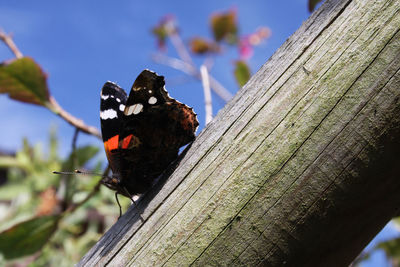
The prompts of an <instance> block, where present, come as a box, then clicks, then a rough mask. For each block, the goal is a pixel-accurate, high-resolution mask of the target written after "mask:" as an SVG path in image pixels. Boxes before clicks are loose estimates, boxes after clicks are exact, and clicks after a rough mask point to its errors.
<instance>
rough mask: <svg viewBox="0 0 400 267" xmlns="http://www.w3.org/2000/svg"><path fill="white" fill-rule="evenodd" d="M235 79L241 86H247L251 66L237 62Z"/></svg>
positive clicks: (241, 61) (243, 62)
mask: <svg viewBox="0 0 400 267" xmlns="http://www.w3.org/2000/svg"><path fill="white" fill-rule="evenodd" d="M235 65H236V67H235V72H234V73H235V78H236V81H237V83H238V84H239V85H240V86H243V85H245V84H246V82H247V81H248V80H249V79H250V69H249V66H248V65H247V64H246V62H245V61H243V60H238V61H236V62H235Z"/></svg>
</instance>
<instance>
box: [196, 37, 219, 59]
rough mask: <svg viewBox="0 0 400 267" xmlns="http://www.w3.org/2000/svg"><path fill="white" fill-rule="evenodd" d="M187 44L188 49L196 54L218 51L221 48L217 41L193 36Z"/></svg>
mask: <svg viewBox="0 0 400 267" xmlns="http://www.w3.org/2000/svg"><path fill="white" fill-rule="evenodd" d="M189 46H190V51H191V52H192V53H193V54H198V55H203V54H208V53H209V54H211V53H218V52H220V50H221V49H220V46H219V45H218V44H217V43H215V42H212V41H209V40H206V39H204V38H203V37H193V38H192V39H191V40H190V44H189Z"/></svg>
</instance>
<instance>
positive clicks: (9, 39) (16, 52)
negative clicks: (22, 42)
mask: <svg viewBox="0 0 400 267" xmlns="http://www.w3.org/2000/svg"><path fill="white" fill-rule="evenodd" d="M0 40H2V41H3V42H4V43H5V44H6V46H8V48H10V50H11V52H13V54H14V55H15V57H16V58H22V57H23V55H22V53H21V51H20V50H19V49H18V47H17V46H16V45H15V43H14V41H13V39H12V36H11V35H7V34H6V33H5V32H3V31H2V30H0Z"/></svg>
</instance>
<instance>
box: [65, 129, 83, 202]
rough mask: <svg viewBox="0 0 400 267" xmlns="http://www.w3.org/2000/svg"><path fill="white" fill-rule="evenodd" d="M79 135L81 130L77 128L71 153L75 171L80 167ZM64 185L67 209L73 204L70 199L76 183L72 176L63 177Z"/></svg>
mask: <svg viewBox="0 0 400 267" xmlns="http://www.w3.org/2000/svg"><path fill="white" fill-rule="evenodd" d="M78 135H79V129H78V128H75V132H74V136H73V137H72V143H71V147H72V152H71V164H72V166H71V167H72V168H73V169H75V168H77V165H78V158H77V156H76V142H77V141H78ZM61 182H62V184H64V186H65V192H64V203H65V205H66V206H65V207H68V205H69V203H70V202H71V198H70V192H71V190H72V191H74V190H75V189H74V188H71V187H72V185H73V184H72V183H73V182H74V181H73V180H72V179H71V176H69V175H63V176H62V181H61Z"/></svg>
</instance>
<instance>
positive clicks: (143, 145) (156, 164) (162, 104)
mask: <svg viewBox="0 0 400 267" xmlns="http://www.w3.org/2000/svg"><path fill="white" fill-rule="evenodd" d="M164 85H165V81H164V77H163V76H159V75H157V74H156V73H154V72H152V71H149V70H144V71H143V72H142V73H141V74H140V75H139V76H138V77H137V78H136V80H135V82H134V84H133V86H132V89H131V91H130V94H129V97H128V99H127V101H126V105H125V109H124V112H123V118H122V127H121V132H120V135H119V144H120V147H119V148H120V150H121V154H122V157H121V170H122V172H123V173H121V176H122V177H123V180H122V181H121V182H122V183H123V186H124V187H125V188H127V190H128V191H129V192H130V193H131V194H136V193H142V192H144V191H146V190H147V189H148V188H150V187H151V185H152V183H153V181H154V179H156V178H157V177H158V176H159V175H160V174H161V173H162V172H163V171H164V170H165V169H166V168H167V167H168V165H169V164H170V163H171V162H172V161H174V160H175V159H176V158H177V156H178V152H179V148H180V147H181V146H183V145H186V144H187V143H189V142H191V141H192V140H194V137H195V131H196V129H197V126H198V121H197V117H196V114H195V113H194V112H193V110H192V109H191V108H189V107H188V106H186V105H184V104H182V103H180V102H178V101H176V100H175V99H173V98H171V97H170V96H169V95H168V92H167V91H166V90H165V88H164Z"/></svg>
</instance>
